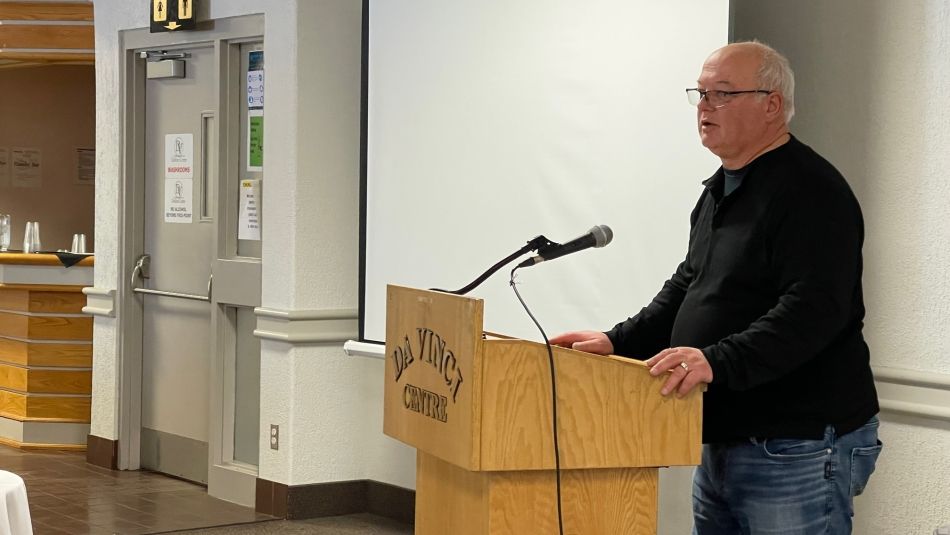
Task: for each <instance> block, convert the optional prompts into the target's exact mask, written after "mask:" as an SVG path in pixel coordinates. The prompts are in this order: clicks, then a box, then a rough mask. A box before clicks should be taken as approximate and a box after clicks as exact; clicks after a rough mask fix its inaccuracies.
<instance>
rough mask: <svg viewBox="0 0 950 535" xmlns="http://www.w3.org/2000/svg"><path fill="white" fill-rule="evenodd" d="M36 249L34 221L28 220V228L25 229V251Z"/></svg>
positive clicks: (29, 251) (30, 251)
mask: <svg viewBox="0 0 950 535" xmlns="http://www.w3.org/2000/svg"><path fill="white" fill-rule="evenodd" d="M35 250H36V249H35V248H34V245H33V222H32V221H27V222H26V229H25V230H24V231H23V252H24V253H32V252H33V251H35Z"/></svg>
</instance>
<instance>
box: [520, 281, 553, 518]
mask: <svg viewBox="0 0 950 535" xmlns="http://www.w3.org/2000/svg"><path fill="white" fill-rule="evenodd" d="M519 267H520V266H516V267H515V268H514V269H512V270H511V277H510V280H509V281H508V284H509V285H510V286H511V289H512V290H514V292H515V295H516V296H517V297H518V301H520V302H521V306H522V307H524V310H525V312H527V313H528V317H530V318H531V321H533V322H534V324H535V326H536V327H537V328H538V330H539V331H541V337H542V338H544V345H545V347H547V350H548V364H549V369H550V370H551V415H552V416H551V418H552V422H551V424H552V425H551V428H552V429H553V430H554V475H555V478H556V481H557V527H558V532H559V533H560V535H564V516H563V514H562V512H561V452H560V448H559V446H558V439H557V382H556V381H555V373H554V350H553V349H551V342H550V341H549V340H548V335H547V334H545V333H544V329H543V328H542V327H541V324H540V323H538V320H537V318H535V317H534V314H532V313H531V310H530V309H529V308H528V304H527V303H525V302H524V299H523V298H522V297H521V294H520V293H519V292H518V286H517V285H516V284H515V271H518V268H519Z"/></svg>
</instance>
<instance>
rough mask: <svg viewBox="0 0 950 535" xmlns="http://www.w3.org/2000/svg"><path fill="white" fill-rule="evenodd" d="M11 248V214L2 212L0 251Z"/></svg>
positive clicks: (0, 219) (0, 217) (0, 215)
mask: <svg viewBox="0 0 950 535" xmlns="http://www.w3.org/2000/svg"><path fill="white" fill-rule="evenodd" d="M9 249H10V214H0V251H3V252H6V251H8V250H9Z"/></svg>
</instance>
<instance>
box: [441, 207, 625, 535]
mask: <svg viewBox="0 0 950 535" xmlns="http://www.w3.org/2000/svg"><path fill="white" fill-rule="evenodd" d="M612 239H613V231H612V230H610V227H608V226H606V225H597V226H596V227H594V228H592V229H590V230H589V231H588V232H587V234H584V235H582V236H580V237H578V238H576V239H574V240H571V241H569V242H567V243H565V244H563V245H561V244H559V243H555V242H552V241H551V240H549V239H547V238H545V237H544V236H538V237H537V238H534V239H532V240H530V241H528V243H527V244H526V245H525V246H524V247H522V248H521V249H519V250H517V251H515V252H514V253H512V254H510V255H508V256H507V257H505V258H503V259H502V260H501V261H499V262H498V263H497V264H495V265H494V266H492V267H490V268H488V271H486V272H485V273H482V274H481V275H479V276H478V278H476V279H475V280H473V281H472V282H470V283H469V284H468V285H467V286H464V287H463V288H460V289H458V290H455V291H451V292H450V291H446V290H439V289H437V288H432V290H433V291H437V292H445V293H451V294H456V295H465V294H466V293H468V292H470V291H471V290H473V289H474V288H476V287H477V286H478V285H479V284H481V283H483V282H485V280H486V279H487V278H488V277H490V276H492V275H493V274H494V273H495V272H496V271H498V270H499V269H501V268H502V267H504V266H505V265H507V264H509V263H511V262H512V261H514V259H516V258H518V257H519V256H522V255H524V254H526V253H528V252H529V251H537V253H538V255H537V256H535V257H533V258H529V259H528V260H525V261H524V262H522V263H520V264H518V265H517V266H515V268H514V269H512V270H511V275H510V278H509V281H508V284H509V285H510V286H511V289H512V290H514V292H515V296H517V297H518V301H520V302H521V306H522V307H524V310H525V312H527V313H528V316H529V317H530V318H531V321H533V322H534V324H535V326H537V328H538V330H539V331H541V337H542V338H544V345H545V347H546V348H547V350H548V365H549V366H548V367H549V369H550V370H551V419H552V422H551V429H552V430H553V435H554V475H555V478H556V482H557V526H558V532H559V533H560V535H564V515H563V513H562V507H561V450H560V445H559V444H558V435H557V381H556V378H557V374H556V373H555V369H554V350H553V349H552V348H551V342H550V340H548V335H547V334H545V332H544V328H542V327H541V324H540V323H539V322H538V320H537V318H535V317H534V314H532V313H531V310H530V309H529V308H528V304H527V303H525V301H524V299H523V298H522V297H521V294H520V293H519V292H518V287H517V286H516V285H515V271H518V269H519V268H522V267H529V266H533V265H536V264H538V263H539V262H544V261H547V260H552V259H554V258H559V257H561V256H564V255H567V254H571V253H574V252H577V251H582V250H584V249H587V248H590V247H603V246H605V245H607V244H608V243H610V240H612Z"/></svg>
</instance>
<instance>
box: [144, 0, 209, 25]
mask: <svg viewBox="0 0 950 535" xmlns="http://www.w3.org/2000/svg"><path fill="white" fill-rule="evenodd" d="M196 1H198V0H152V6H151V9H150V13H149V14H150V20H151V23H150V24H149V31H150V32H151V33H158V32H173V31H176V30H194V29H195V26H196V23H197V20H196V19H197V17H196V16H195V11H196V6H195V2H196Z"/></svg>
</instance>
